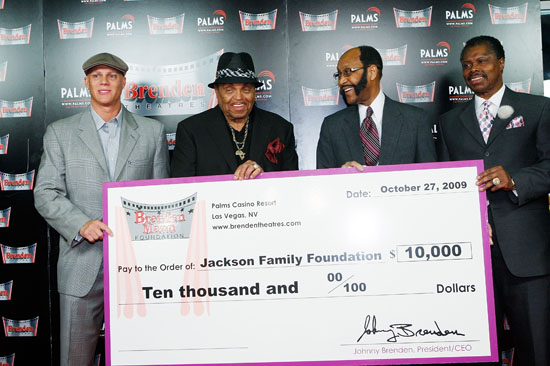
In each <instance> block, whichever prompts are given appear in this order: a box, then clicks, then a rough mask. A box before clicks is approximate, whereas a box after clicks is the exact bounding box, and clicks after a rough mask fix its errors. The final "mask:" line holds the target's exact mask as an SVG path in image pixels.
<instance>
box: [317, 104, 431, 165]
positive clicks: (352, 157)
mask: <svg viewBox="0 0 550 366" xmlns="http://www.w3.org/2000/svg"><path fill="white" fill-rule="evenodd" d="M385 98H386V99H385V101H384V117H383V121H382V141H381V144H380V157H379V164H380V165H389V164H408V163H425V162H432V161H436V160H437V156H436V152H435V146H434V142H433V138H432V132H431V122H430V121H429V119H428V118H427V116H426V112H424V111H423V110H422V109H420V108H416V107H413V106H411V105H408V104H404V103H399V102H396V101H394V100H392V99H390V98H388V97H387V96H385ZM359 128H360V123H359V111H358V107H357V105H353V106H350V107H348V108H346V109H342V110H340V111H338V112H336V113H334V114H331V115H330V116H327V117H325V119H324V121H323V124H322V126H321V134H320V136H319V142H318V143H317V169H321V168H339V167H341V166H342V165H343V164H344V163H346V162H348V161H357V162H358V163H364V161H365V158H364V157H363V147H362V146H363V145H362V142H361V137H359Z"/></svg>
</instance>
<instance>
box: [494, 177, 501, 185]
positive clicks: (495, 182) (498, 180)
mask: <svg viewBox="0 0 550 366" xmlns="http://www.w3.org/2000/svg"><path fill="white" fill-rule="evenodd" d="M499 184H500V179H498V177H496V178H493V185H494V186H498V185H499Z"/></svg>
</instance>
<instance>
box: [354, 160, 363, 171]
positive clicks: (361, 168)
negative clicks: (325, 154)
mask: <svg viewBox="0 0 550 366" xmlns="http://www.w3.org/2000/svg"><path fill="white" fill-rule="evenodd" d="M351 166H352V167H354V168H355V169H357V170H359V171H360V172H362V171H364V170H365V167H363V165H361V164H359V163H358V162H356V161H352V162H351Z"/></svg>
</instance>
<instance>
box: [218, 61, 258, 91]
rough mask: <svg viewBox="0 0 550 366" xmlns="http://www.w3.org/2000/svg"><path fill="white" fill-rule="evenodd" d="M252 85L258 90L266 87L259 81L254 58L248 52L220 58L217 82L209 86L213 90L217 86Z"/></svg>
mask: <svg viewBox="0 0 550 366" xmlns="http://www.w3.org/2000/svg"><path fill="white" fill-rule="evenodd" d="M236 83H250V84H254V86H255V87H256V88H257V87H259V86H262V85H264V83H262V82H261V81H259V80H258V78H257V77H256V74H255V70H254V62H253V61H252V57H251V56H250V55H249V54H248V53H246V52H240V53H235V52H226V53H224V54H223V55H221V56H220V59H219V60H218V67H217V69H216V80H214V82H212V83H210V84H208V87H210V88H213V87H214V85H216V84H236Z"/></svg>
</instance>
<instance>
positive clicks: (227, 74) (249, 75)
mask: <svg viewBox="0 0 550 366" xmlns="http://www.w3.org/2000/svg"><path fill="white" fill-rule="evenodd" d="M231 77H238V78H246V79H253V80H254V81H256V75H255V74H254V71H252V70H246V71H243V70H242V69H241V68H239V69H237V70H232V69H222V70H218V71H217V72H216V79H225V78H231Z"/></svg>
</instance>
